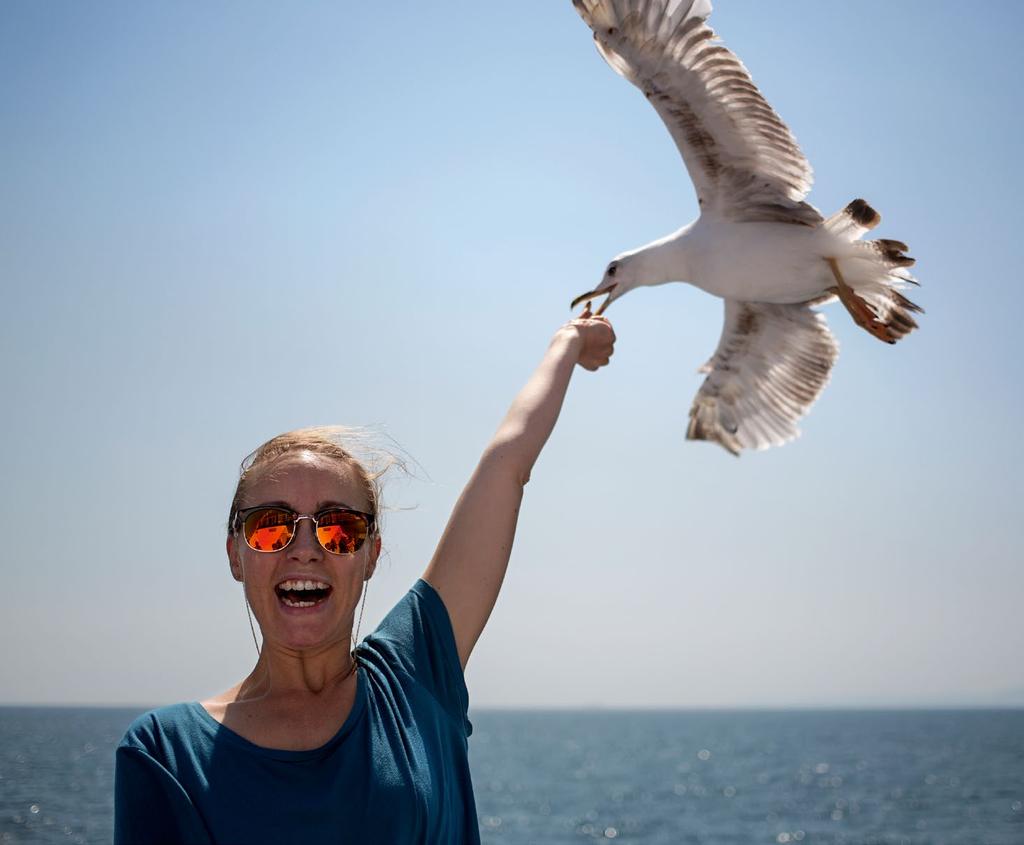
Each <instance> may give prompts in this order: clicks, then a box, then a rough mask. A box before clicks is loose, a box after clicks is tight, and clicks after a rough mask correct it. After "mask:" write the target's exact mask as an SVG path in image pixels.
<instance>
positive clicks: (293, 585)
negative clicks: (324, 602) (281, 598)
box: [277, 580, 330, 590]
mask: <svg viewBox="0 0 1024 845" xmlns="http://www.w3.org/2000/svg"><path fill="white" fill-rule="evenodd" d="M328 587H330V584H325V583H324V582H323V581H290V580H289V581H282V582H281V583H280V584H278V585H277V588H278V589H279V590H326V589H327V588H328Z"/></svg>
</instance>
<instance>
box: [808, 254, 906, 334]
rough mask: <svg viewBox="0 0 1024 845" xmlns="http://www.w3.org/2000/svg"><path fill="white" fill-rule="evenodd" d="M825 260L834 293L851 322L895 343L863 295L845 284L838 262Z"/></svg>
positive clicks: (886, 327)
mask: <svg viewBox="0 0 1024 845" xmlns="http://www.w3.org/2000/svg"><path fill="white" fill-rule="evenodd" d="M825 261H827V262H828V266H829V268H830V269H831V270H832V275H833V276H834V277H835V280H836V287H835V288H834V290H835V293H836V295H837V296H838V297H839V301H840V302H842V303H843V305H845V306H846V310H847V311H849V312H850V316H851V317H853V322H855V323H856V324H857V325H858V326H860V327H861V328H862V329H864V330H865V331H866V332H868V333H869V334H871V335H873V336H874V337H877V338H878V339H879V340H882V341H885V342H886V343H895V342H896V339H895V338H894V337H893V336H892V333H891V332H890V331H889V327H888V326H887V325H886V324H885V323H883V322H882V321H881V320H879V319H878V317H877V315H876V314H875V312H874V311H872V310H871V306H870V305H868V303H867V302H866V301H865V300H864V299H863V297H860V296H858V295H857V293H856V291H854V289H853V288H851V287H850V286H849V285H848V284H846V281H845V280H844V279H843V274H842V273H840V272H839V262H838V261H836V260H835V259H834V258H826V259H825Z"/></svg>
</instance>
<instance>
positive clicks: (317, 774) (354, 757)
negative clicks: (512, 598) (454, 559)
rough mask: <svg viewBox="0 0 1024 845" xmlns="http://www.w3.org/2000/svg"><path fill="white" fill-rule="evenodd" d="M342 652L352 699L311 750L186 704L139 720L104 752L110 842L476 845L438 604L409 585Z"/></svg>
mask: <svg viewBox="0 0 1024 845" xmlns="http://www.w3.org/2000/svg"><path fill="white" fill-rule="evenodd" d="M355 654H356V663H357V666H358V669H357V672H356V695H355V702H354V703H353V705H352V710H351V712H350V713H349V715H348V718H347V719H345V723H344V724H343V725H342V726H341V729H340V730H339V731H338V733H337V734H335V735H334V737H333V738H332V739H331V740H330V741H329V742H327V744H326V745H323V746H321V747H320V748H316V749H312V750H309V751H282V750H276V749H273V748H264V747H262V746H259V745H256V744H254V743H252V742H250V741H249V740H247V739H245V738H244V737H242V736H241V735H239V734H237V733H235V732H234V731H232V730H231V729H230V728H226V727H224V726H223V725H222V724H220V723H219V722H218V721H217V720H216V719H214V718H213V717H212V716H211V715H210V714H209V713H208V712H207V711H206V709H205V708H204V707H203V706H202V705H201V704H200V703H199V702H197V701H190V702H187V703H183V704H174V705H171V706H168V707H161V708H159V709H157V710H151V711H149V712H148V713H144V714H143V715H141V716H139V717H138V718H137V719H136V720H135V721H134V722H132V724H131V727H129V728H128V731H127V733H126V734H125V735H124V739H122V740H121V743H120V745H118V747H117V752H116V758H115V760H116V771H115V787H114V795H115V800H114V843H115V845H128V843H168V842H174V843H188V845H198V843H210V844H211V845H212V843H220V845H228V844H229V843H231V845H234V843H246V844H247V845H250V844H253V843H261V842H265V843H274V845H280V843H282V842H301V843H303V845H316V843H330V845H343V843H370V842H372V843H375V845H377V843H380V845H385V843H403V845H405V843H417V842H423V843H425V842H430V843H435V842H436V843H446V845H459V843H479V842H480V835H479V829H478V827H477V818H476V805H475V802H474V799H473V786H472V783H471V781H470V776H469V760H468V756H467V754H468V742H467V739H468V737H469V735H470V734H471V733H472V731H473V726H472V725H471V724H470V722H469V718H468V708H469V695H468V693H467V691H466V684H465V680H464V678H463V674H462V667H461V665H460V664H459V656H458V652H457V651H456V648H455V636H454V634H453V632H452V626H451V621H450V619H449V618H448V611H447V609H446V608H445V606H444V602H443V601H442V600H441V597H440V596H439V595H438V594H437V593H436V592H435V590H434V588H433V587H431V586H430V585H429V584H428V583H427V582H426V581H424V580H422V579H420V580H418V581H417V582H416V583H415V584H414V585H413V587H412V589H411V590H409V592H408V593H406V594H405V596H404V597H403V598H402V600H401V601H399V602H398V604H397V605H395V607H394V608H393V609H392V611H391V612H390V613H389V614H388V615H387V617H386V618H385V619H384V621H383V622H381V624H380V626H379V627H378V628H377V630H376V631H374V632H373V633H372V634H368V635H367V636H366V637H365V638H364V639H363V642H362V643H360V644H359V645H358V646H357V648H356V652H355Z"/></svg>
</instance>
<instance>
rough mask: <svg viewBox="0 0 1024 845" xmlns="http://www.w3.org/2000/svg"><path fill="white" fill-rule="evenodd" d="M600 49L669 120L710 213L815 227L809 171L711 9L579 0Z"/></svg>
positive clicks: (652, 1) (643, 0) (667, 1)
mask: <svg viewBox="0 0 1024 845" xmlns="http://www.w3.org/2000/svg"><path fill="white" fill-rule="evenodd" d="M574 2H575V5H576V8H577V10H578V11H579V12H580V14H581V15H582V16H583V19H584V20H585V21H586V22H587V23H588V24H589V25H590V27H591V29H593V30H594V39H595V41H596V42H597V48H598V50H599V51H600V53H601V55H602V56H603V57H604V58H605V60H606V61H607V62H608V64H609V65H611V67H612V68H614V69H615V71H616V72H618V73H620V74H621V75H622V76H624V77H626V79H628V80H629V81H630V82H632V83H633V84H634V85H636V86H637V87H638V88H639V89H640V90H641V91H643V92H644V94H645V96H646V97H647V98H648V99H649V100H650V101H651V104H652V105H653V106H654V108H655V109H656V110H657V112H658V114H659V115H660V116H661V118H662V120H663V121H664V122H665V125H666V126H667V127H668V130H669V132H670V133H671V135H672V138H673V139H674V140H675V142H676V146H677V147H678V148H679V151H680V153H681V154H682V156H683V160H684V161H685V162H686V166H687V169H688V170H689V172H690V178H691V179H692V180H693V183H694V185H695V186H696V188H697V196H698V198H699V200H700V204H701V209H702V211H703V212H704V213H710V212H714V213H718V214H721V215H723V216H726V217H728V218H730V219H732V220H736V221H780V222H791V223H802V224H805V225H809V226H814V225H817V224H818V223H819V222H820V220H821V215H820V214H818V212H817V211H816V210H815V209H814V208H813V207H811V206H809V205H807V204H806V203H804V202H803V201H802V200H803V198H804V197H805V196H806V195H807V192H808V191H809V190H810V188H811V179H812V175H811V167H810V165H809V164H808V162H807V159H806V158H804V155H803V153H802V152H801V151H800V148H799V147H798V146H797V143H796V139H795V138H794V137H793V135H792V133H791V132H790V131H789V128H788V127H787V126H786V125H785V123H783V122H782V119H781V118H780V117H779V116H778V115H777V114H776V113H775V111H774V110H773V109H772V107H771V106H770V105H768V103H767V102H766V101H765V99H764V98H763V97H762V96H761V93H760V91H758V89H757V86H755V85H754V83H753V81H752V80H751V78H750V74H749V73H748V72H747V69H746V68H745V67H744V66H743V63H742V62H741V61H740V60H739V59H738V58H736V56H735V55H734V54H733V53H732V52H731V51H730V50H728V49H727V48H726V47H724V46H722V45H721V44H719V43H717V38H716V36H715V34H714V32H713V31H712V30H711V28H710V27H708V26H707V25H706V24H705V23H704V18H706V17H707V15H708V14H710V12H711V4H710V3H708V2H702V0H695V2H685V0H684V2H671V0H640V2H633V3H630V2H622V1H621V0H619V2H616V0H574Z"/></svg>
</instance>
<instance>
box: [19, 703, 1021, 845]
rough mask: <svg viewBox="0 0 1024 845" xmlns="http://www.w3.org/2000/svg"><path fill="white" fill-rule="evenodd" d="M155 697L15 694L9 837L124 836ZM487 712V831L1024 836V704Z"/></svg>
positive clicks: (978, 844)
mask: <svg viewBox="0 0 1024 845" xmlns="http://www.w3.org/2000/svg"><path fill="white" fill-rule="evenodd" d="M142 709H144V708H128V709H113V708H71V707H62V708H41V707H31V708H28V707H0V843H2V845H6V844H7V843H90V845H91V843H105V842H110V840H111V834H112V819H113V776H114V758H113V752H114V747H115V746H116V744H117V742H118V740H120V738H121V735H122V734H123V733H124V730H125V728H126V727H127V726H128V724H129V722H131V720H132V719H133V718H134V717H135V716H136V715H138V714H139V713H140V712H141V710H142ZM470 717H471V720H472V722H473V726H474V733H473V736H472V737H471V739H470V761H471V765H472V771H473V782H474V785H475V789H476V800H477V812H478V815H479V819H480V832H481V838H482V840H483V842H484V843H493V845H498V843H504V844H505V845H526V844H527V843H530V845H534V843H539V845H545V844H546V843H584V842H595V841H599V842H605V843H607V842H610V841H615V842H623V843H648V844H649V845H653V843H666V844H667V843H722V844H723V845H727V844H728V843H737V845H738V843H743V845H749V843H765V845H769V844H770V843H802V845H825V843H836V845H839V843H844V844H845V845H904V843H905V845H918V844H919V843H920V845H945V843H949V845H953V843H957V845H1024V710H946V711H940V710H901V711H874V710H860V711H837V710H827V711H826V710H819V711H808V710H787V711H756V710H743V711H657V712H654V711H569V710H560V711H496V710H474V711H471V713H470Z"/></svg>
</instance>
